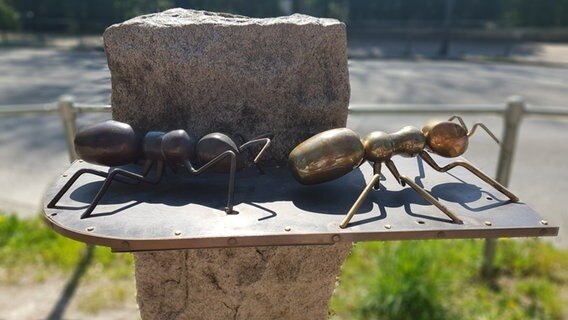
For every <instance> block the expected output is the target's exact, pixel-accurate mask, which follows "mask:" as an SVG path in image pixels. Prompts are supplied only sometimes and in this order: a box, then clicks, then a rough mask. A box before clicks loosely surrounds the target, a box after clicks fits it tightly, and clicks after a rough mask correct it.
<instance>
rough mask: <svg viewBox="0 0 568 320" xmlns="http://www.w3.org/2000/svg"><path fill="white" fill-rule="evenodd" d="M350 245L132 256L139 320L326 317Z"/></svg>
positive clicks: (165, 252)
mask: <svg viewBox="0 0 568 320" xmlns="http://www.w3.org/2000/svg"><path fill="white" fill-rule="evenodd" d="M350 249H351V244H349V243H339V244H335V245H332V246H296V247H291V246H290V247H257V248H230V249H197V250H182V251H160V252H147V253H135V254H134V258H135V262H136V289H137V291H138V305H139V306H140V313H141V315H142V318H143V319H326V318H327V316H328V302H329V299H330V298H331V295H332V293H333V289H334V288H335V283H336V277H337V274H338V273H339V268H340V266H341V264H342V263H343V260H344V259H345V257H346V256H347V254H348V253H349V250H350Z"/></svg>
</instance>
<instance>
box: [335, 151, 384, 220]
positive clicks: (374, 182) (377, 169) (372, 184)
mask: <svg viewBox="0 0 568 320" xmlns="http://www.w3.org/2000/svg"><path fill="white" fill-rule="evenodd" d="M373 171H374V175H373V177H372V178H371V181H369V183H368V184H367V186H366V187H365V189H363V191H362V192H361V194H360V195H359V197H358V198H357V200H355V202H354V203H353V206H351V209H349V212H347V215H345V218H343V221H341V224H340V225H339V227H340V228H341V229H345V228H347V226H348V225H349V221H351V219H352V218H353V216H354V215H355V213H356V212H357V211H359V208H360V207H361V205H362V204H363V201H365V199H366V198H367V196H368V195H369V192H371V189H373V188H374V189H378V188H379V183H380V182H379V181H380V178H381V163H380V162H375V163H374V165H373Z"/></svg>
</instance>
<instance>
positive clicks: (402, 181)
mask: <svg viewBox="0 0 568 320" xmlns="http://www.w3.org/2000/svg"><path fill="white" fill-rule="evenodd" d="M386 165H387V168H389V170H390V172H391V173H392V175H393V176H394V177H395V178H396V180H398V183H400V184H401V185H402V186H405V185H406V184H408V185H409V186H410V187H411V188H412V189H414V191H416V192H418V194H420V195H421V196H422V197H423V198H424V199H426V200H427V201H428V202H430V203H431V204H433V205H434V206H436V208H438V209H440V211H442V212H443V213H444V214H445V215H447V216H448V217H449V218H450V219H452V221H453V222H455V223H457V224H463V221H462V220H461V219H460V218H458V216H457V215H456V214H455V213H453V212H452V211H451V210H450V209H448V208H447V207H446V206H445V205H443V204H442V203H440V201H438V199H436V198H434V197H433V196H432V195H431V194H430V193H428V191H426V190H425V189H424V188H422V187H421V186H419V185H418V184H416V183H415V182H414V181H412V179H410V178H408V177H407V176H405V175H401V174H400V173H398V169H397V168H396V166H395V165H394V162H392V160H388V161H387V162H386Z"/></svg>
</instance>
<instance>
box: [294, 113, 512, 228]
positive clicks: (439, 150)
mask: <svg viewBox="0 0 568 320" xmlns="http://www.w3.org/2000/svg"><path fill="white" fill-rule="evenodd" d="M454 119H457V120H458V121H459V124H457V123H455V122H452V120H454ZM478 127H481V128H483V129H484V130H485V131H486V132H487V133H488V134H489V135H490V136H491V137H492V138H493V139H494V140H495V141H496V142H497V143H499V140H498V139H497V138H496V137H495V135H494V134H493V133H491V131H490V130H489V129H488V128H487V127H486V126H485V125H483V124H482V123H476V124H474V125H473V128H472V130H471V131H469V130H468V129H467V126H466V125H465V122H464V121H463V119H462V118H461V117H459V116H453V117H451V118H450V119H449V120H448V121H443V122H439V123H437V124H432V125H428V126H426V127H424V128H423V129H422V131H420V130H419V129H417V128H415V127H411V126H407V127H404V128H402V129H401V130H399V131H397V132H395V133H390V134H388V133H385V132H380V131H375V132H371V133H370V134H369V135H367V136H366V137H365V138H364V139H362V140H361V138H360V137H359V135H357V134H356V133H355V132H353V131H352V130H350V129H347V128H339V129H332V130H328V131H324V132H322V133H319V134H316V135H315V136H313V137H311V138H309V139H307V140H306V141H304V142H302V143H301V144H299V145H298V146H297V147H296V148H294V150H292V152H291V153H290V155H289V157H288V161H289V165H290V168H291V169H292V173H293V175H294V177H295V178H296V180H298V181H299V182H300V183H302V184H317V183H322V182H326V181H330V180H334V179H337V178H339V177H341V176H343V175H345V174H347V173H348V172H350V171H352V170H353V169H355V168H357V167H359V166H360V165H361V164H362V163H363V161H365V160H367V161H369V162H371V163H372V165H373V177H372V178H371V181H370V182H369V183H368V185H367V186H366V187H365V189H364V190H363V191H362V192H361V194H360V195H359V198H357V200H356V201H355V203H354V204H353V206H352V207H351V209H350V210H349V212H348V213H347V215H346V216H345V218H344V219H343V221H342V222H341V224H340V227H341V228H346V227H347V225H348V224H349V221H351V219H352V218H353V215H354V214H355V213H356V212H357V211H358V210H359V207H360V206H361V204H362V203H363V201H364V200H365V199H366V198H367V195H368V194H369V192H370V190H371V189H372V188H374V189H378V188H379V178H380V174H381V166H382V164H383V163H384V164H385V165H386V166H387V168H388V169H389V171H390V172H391V173H392V175H393V176H394V177H395V179H396V180H397V181H398V183H399V184H401V185H402V186H405V185H406V184H408V185H409V186H410V187H412V188H413V189H414V190H415V191H417V192H418V193H419V194H420V195H421V196H423V197H424V198H425V199H426V200H427V201H428V202H430V203H431V204H433V205H434V206H436V207H437V208H439V209H440V210H441V211H442V212H443V213H445V214H446V215H447V216H448V217H449V218H450V219H451V220H452V221H453V222H454V223H458V224H462V223H463V221H462V220H461V219H460V218H458V216H457V215H456V214H455V213H453V212H452V211H450V210H449V209H448V208H447V207H446V206H444V205H443V204H442V203H440V202H439V201H438V200H437V199H436V198H434V197H433V196H432V195H430V194H429V193H428V192H427V191H426V190H424V188H422V187H421V186H419V185H417V184H416V183H415V182H414V181H412V180H411V179H409V178H408V177H407V176H405V175H401V174H400V173H399V172H398V170H397V168H396V166H395V164H394V162H393V161H392V160H391V158H392V156H394V155H401V156H403V157H416V156H420V158H422V159H423V160H424V162H426V163H427V164H428V165H430V166H431V167H432V168H434V170H436V171H439V172H446V171H448V170H451V169H452V168H455V167H457V166H460V167H463V168H465V169H467V170H469V171H470V172H472V173H473V174H475V175H476V176H477V177H479V178H480V179H481V180H483V181H485V182H486V183H488V184H489V185H491V186H492V187H494V188H495V189H497V190H498V191H499V192H501V193H503V194H504V195H506V196H507V197H508V198H509V199H511V201H514V202H516V201H518V200H519V198H518V197H517V196H515V195H514V194H513V193H511V192H510V191H509V190H507V189H506V188H505V187H504V186H502V185H501V184H500V183H499V182H497V181H495V180H494V179H492V178H491V177H489V176H488V175H486V174H485V173H483V172H482V171H481V170H479V169H477V168H476V167H474V166H473V165H472V164H470V163H469V162H466V161H464V160H457V161H454V162H451V163H449V164H448V165H446V166H444V167H440V166H439V165H438V164H437V163H436V162H435V161H434V159H433V158H432V157H431V156H430V155H429V154H428V153H427V152H426V151H430V152H432V153H435V154H437V155H440V156H443V157H447V158H455V157H458V156H460V155H462V154H463V153H464V152H465V151H466V150H467V146H468V142H469V137H471V135H473V133H474V132H475V130H476V129H477V128H478Z"/></svg>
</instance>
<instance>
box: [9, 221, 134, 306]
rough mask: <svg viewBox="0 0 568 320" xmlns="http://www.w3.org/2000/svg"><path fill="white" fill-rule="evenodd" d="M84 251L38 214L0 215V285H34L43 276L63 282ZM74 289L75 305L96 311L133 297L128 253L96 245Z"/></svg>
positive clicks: (131, 261)
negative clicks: (75, 289) (30, 217)
mask: <svg viewBox="0 0 568 320" xmlns="http://www.w3.org/2000/svg"><path fill="white" fill-rule="evenodd" d="M88 252H89V251H88V250H87V246H86V245H85V244H84V243H81V242H77V241H74V240H71V239H68V238H65V237H63V236H61V235H59V234H58V233H56V232H55V231H53V230H52V229H51V228H49V227H48V226H47V225H46V224H45V223H44V221H43V220H42V219H41V218H39V217H37V218H33V219H19V218H17V217H16V216H13V215H12V216H7V215H5V214H2V213H0V285H21V284H26V285H33V284H34V283H38V282H42V281H46V280H48V279H50V278H51V279H53V278H56V279H60V281H68V279H70V277H71V274H73V272H74V271H75V268H76V267H77V266H78V265H79V263H80V262H81V260H82V259H83V258H84V257H86V254H87V253H88ZM80 281H81V283H80V285H79V290H78V291H77V299H76V300H77V301H78V308H79V309H80V310H82V311H83V312H86V313H97V312H99V311H101V310H106V309H109V308H120V307H121V305H122V303H124V302H126V301H129V300H132V299H134V298H133V297H134V290H135V289H134V267H133V259H132V255H130V254H118V253H112V252H111V251H110V249H109V248H105V247H95V248H94V250H93V252H92V257H91V260H90V262H89V264H88V265H87V269H86V272H85V274H84V275H83V277H82V278H81V279H80Z"/></svg>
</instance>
